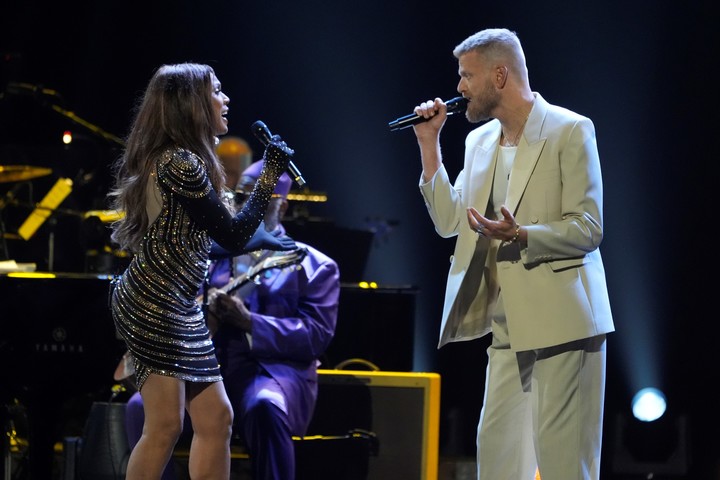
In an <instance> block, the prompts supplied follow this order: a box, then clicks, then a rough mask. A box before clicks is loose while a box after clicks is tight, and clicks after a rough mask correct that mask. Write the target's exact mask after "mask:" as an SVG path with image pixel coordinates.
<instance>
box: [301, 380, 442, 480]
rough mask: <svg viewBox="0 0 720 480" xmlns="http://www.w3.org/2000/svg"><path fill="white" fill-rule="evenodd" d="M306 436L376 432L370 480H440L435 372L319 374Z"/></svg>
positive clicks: (437, 381)
mask: <svg viewBox="0 0 720 480" xmlns="http://www.w3.org/2000/svg"><path fill="white" fill-rule="evenodd" d="M318 373H319V379H318V381H319V391H318V401H317V404H316V407H315V414H314V416H313V420H312V422H311V424H310V427H309V430H308V435H341V434H344V433H347V432H348V431H349V430H352V429H361V430H362V429H364V430H367V431H369V432H372V433H374V435H375V438H376V440H377V454H374V455H371V456H370V459H369V467H368V476H367V478H368V480H386V479H388V478H401V479H403V480H436V479H437V475H438V450H439V446H438V442H439V427H440V375H439V374H437V373H416V372H385V371H357V370H322V369H321V370H319V371H318Z"/></svg>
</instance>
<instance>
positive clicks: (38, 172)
mask: <svg viewBox="0 0 720 480" xmlns="http://www.w3.org/2000/svg"><path fill="white" fill-rule="evenodd" d="M51 173H52V169H50V168H44V167H32V166H30V165H0V183H7V182H19V181H21V180H30V179H31V178H37V177H44V176H45V175H50V174H51Z"/></svg>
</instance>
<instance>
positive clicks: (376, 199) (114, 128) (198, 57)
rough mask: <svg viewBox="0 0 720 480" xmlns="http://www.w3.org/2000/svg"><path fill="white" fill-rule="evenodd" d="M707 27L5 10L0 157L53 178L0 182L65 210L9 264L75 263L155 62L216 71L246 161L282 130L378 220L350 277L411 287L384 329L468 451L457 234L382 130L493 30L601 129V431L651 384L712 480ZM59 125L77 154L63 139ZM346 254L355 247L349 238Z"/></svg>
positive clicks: (695, 462) (445, 94) (449, 436)
mask: <svg viewBox="0 0 720 480" xmlns="http://www.w3.org/2000/svg"><path fill="white" fill-rule="evenodd" d="M717 20H718V18H717V15H715V14H714V13H713V14H712V15H711V9H710V2H697V1H687V2H680V3H678V2H651V1H641V2H628V1H618V0H611V1H605V2H581V1H571V0H563V1H555V2H552V1H551V2H522V1H521V2H509V3H504V4H503V3H497V2H495V3H491V2H479V1H475V2H469V1H458V0H449V1H444V2H429V1H428V2H399V1H388V0H382V1H375V0H371V1H366V2H343V1H338V2H321V1H317V0H311V1H304V2H300V1H288V0H268V1H264V2H238V1H234V2H233V1H217V0H209V1H205V2H196V1H191V0H174V1H172V2H170V1H153V2H134V1H130V2H97V1H95V2H91V1H84V0H83V1H70V2H38V1H34V0H24V1H22V2H4V5H3V7H2V10H1V11H0V60H1V62H0V89H2V88H4V91H3V90H0V92H2V95H3V96H2V98H0V165H33V166H42V167H47V168H51V169H52V171H53V173H52V174H51V175H48V176H43V177H41V178H37V179H35V180H33V181H32V182H29V184H28V183H26V182H23V183H22V185H15V184H14V183H0V196H4V195H6V194H7V192H8V191H10V190H11V189H13V188H15V187H17V190H16V191H15V192H14V195H15V196H16V198H19V199H20V200H23V201H26V202H28V203H29V202H31V201H39V200H40V199H41V198H42V196H43V195H44V194H45V193H46V192H47V191H48V190H49V188H50V187H51V186H52V184H53V183H54V182H55V180H56V179H57V178H59V177H68V178H71V179H73V180H74V189H73V192H72V194H71V195H70V197H68V199H67V200H66V201H65V202H64V203H63V204H62V207H63V208H64V209H65V210H66V211H64V212H62V211H61V212H59V213H58V214H57V215H55V216H54V217H53V219H52V220H51V221H50V222H48V224H47V225H43V226H42V227H41V228H40V229H39V230H38V232H37V234H36V235H35V236H34V237H33V238H32V239H31V240H30V241H29V242H21V241H18V240H13V239H9V240H7V249H8V252H9V256H10V258H12V259H14V260H16V261H18V262H35V263H37V264H38V268H39V269H41V270H42V269H46V268H48V262H49V260H51V259H52V260H53V264H52V265H50V266H52V268H53V269H54V270H55V271H78V270H80V271H82V270H83V269H85V268H87V267H86V264H85V262H86V258H85V252H86V251H87V249H89V248H95V247H97V244H96V242H97V238H96V234H97V232H96V230H95V229H94V228H93V227H94V226H93V225H87V224H86V223H87V222H83V221H82V219H81V218H80V217H79V216H78V215H77V213H78V212H85V211H87V210H91V209H102V208H104V207H105V205H104V194H105V193H106V192H107V189H108V186H109V184H110V175H109V171H108V166H109V163H110V162H111V161H112V159H113V158H114V157H115V156H116V155H117V154H118V152H119V149H118V147H119V144H118V142H116V141H115V140H114V137H120V138H121V137H123V136H124V135H125V133H126V129H127V127H128V125H129V122H130V115H131V110H132V107H133V105H134V101H135V99H136V98H137V95H138V94H139V93H140V92H141V91H142V90H143V89H144V87H145V85H146V82H147V81H148V79H149V78H150V76H151V75H152V73H153V71H154V69H155V68H156V67H158V66H159V65H160V64H163V63H174V62H181V61H198V62H203V63H209V64H211V65H213V66H214V67H215V69H216V72H217V74H218V76H219V78H220V80H221V81H222V83H223V90H224V91H225V92H226V93H227V94H228V95H229V96H230V98H231V103H230V114H229V119H230V134H231V135H235V136H239V137H243V138H245V139H247V140H248V141H249V142H250V144H251V146H253V148H254V149H255V150H256V153H257V154H259V153H260V146H259V144H258V143H257V142H256V141H255V140H254V138H252V133H251V131H250V125H251V124H252V123H253V122H254V121H255V120H263V121H264V122H265V123H266V124H267V125H268V126H269V128H270V129H271V130H272V132H273V133H278V134H280V135H282V136H283V138H284V139H285V140H286V141H287V142H288V143H289V144H290V145H291V146H292V147H293V148H294V149H295V151H296V156H295V163H296V164H297V165H298V166H299V167H300V169H301V170H302V172H303V174H304V176H305V178H306V180H307V182H308V186H309V187H310V189H311V190H314V191H322V192H326V193H327V195H328V202H326V203H323V204H312V205H310V206H309V211H310V214H311V217H313V218H315V219H322V220H323V221H325V222H330V223H331V224H333V225H335V226H337V227H339V228H342V229H349V230H356V231H362V232H372V244H371V247H370V253H369V258H368V261H367V264H366V266H365V269H364V275H363V277H364V279H367V280H372V281H376V282H378V283H379V284H380V285H384V286H402V287H408V288H412V289H413V291H415V289H416V291H417V300H416V311H415V328H414V331H413V332H408V333H407V335H405V336H404V337H403V336H402V335H401V338H397V339H395V340H396V341H397V342H409V343H410V344H411V345H412V347H413V351H414V362H413V368H414V370H416V371H436V372H439V373H440V374H441V375H442V389H443V390H442V392H443V393H442V417H441V454H444V455H459V456H472V455H473V454H474V436H475V425H476V422H477V416H478V414H479V408H480V400H481V396H482V390H483V382H484V369H485V364H486V358H485V348H486V347H487V345H488V343H489V339H486V338H485V339H481V340H478V341H474V342H466V343H461V344H453V345H449V346H447V347H444V348H443V349H440V350H437V349H436V344H437V335H438V328H439V318H440V314H441V308H442V297H443V291H444V285H445V278H446V273H447V267H448V265H449V264H448V257H449V256H450V254H451V253H452V249H453V245H454V240H452V239H450V240H445V239H441V238H440V237H439V236H437V235H436V234H435V232H434V230H433V227H432V223H431V221H430V219H429V217H428V215H427V213H426V211H425V207H424V205H423V202H422V200H421V197H420V194H419V192H418V187H417V183H418V179H419V175H420V162H419V158H418V150H417V145H416V142H415V139H414V135H413V134H412V131H400V132H390V131H389V129H388V127H387V123H388V122H389V121H390V120H393V119H395V118H397V117H399V116H401V115H405V114H407V113H411V112H412V108H413V107H414V106H415V105H416V104H417V103H419V102H420V101H422V100H426V99H430V98H433V97H435V96H441V97H442V98H444V99H449V98H451V97H453V96H456V95H457V94H456V91H455V87H456V84H457V80H458V77H457V64H456V61H455V59H454V58H453V56H452V53H451V52H452V49H453V47H454V46H455V45H456V44H457V43H458V42H459V41H461V40H462V39H464V38H465V37H466V36H468V35H469V34H471V33H473V32H475V31H477V30H480V29H482V28H486V27H494V26H504V27H508V28H510V29H513V30H515V31H517V32H518V34H519V36H520V39H521V40H522V41H523V44H524V48H525V52H526V55H527V60H528V67H529V71H530V81H531V86H532V87H533V89H534V90H536V91H539V92H540V93H541V94H542V95H543V96H544V97H545V98H546V99H547V100H548V101H550V102H551V103H555V104H559V105H562V106H565V107H568V108H570V109H573V110H575V111H577V112H580V113H582V114H585V115H587V116H589V117H590V118H592V119H593V120H594V122H595V126H596V128H597V137H598V146H599V150H600V156H601V161H602V166H603V175H604V185H605V211H604V215H605V239H604V242H603V244H602V247H601V250H602V253H603V256H604V259H605V265H606V269H607V277H608V283H609V287H610V294H611V301H612V306H613V311H614V315H615V320H616V326H617V332H616V333H614V334H613V335H611V336H610V337H609V369H608V391H607V409H606V412H607V415H608V417H607V418H608V421H607V422H606V431H607V430H608V429H609V428H610V427H611V422H610V420H611V418H613V417H614V416H615V415H616V414H617V413H627V411H628V410H629V402H630V398H631V396H632V394H633V393H634V391H635V389H637V388H639V387H642V386H647V384H651V385H654V386H659V387H662V388H664V389H665V391H666V392H667V394H668V400H669V408H670V410H669V412H668V414H669V415H687V416H688V418H689V423H690V426H691V437H690V440H689V442H690V443H691V447H692V451H693V457H692V467H691V472H690V473H688V477H687V478H697V479H707V478H720V476H719V474H718V473H717V471H718V465H717V464H718V460H717V458H718V454H717V452H718V448H719V447H720V442H718V440H717V430H718V426H719V425H720V422H719V421H718V420H719V419H720V416H719V415H718V412H717V400H716V399H714V398H713V397H711V396H710V392H706V391H705V388H708V387H710V386H713V385H714V384H715V383H716V380H717V378H718V375H717V373H716V372H717V363H716V355H715V354H714V352H715V346H716V345H715V344H716V339H717V333H718V327H717V313H716V312H715V310H714V309H715V304H714V301H712V298H713V294H714V293H715V288H714V285H715V284H716V282H713V281H708V280H705V278H706V277H707V276H708V275H712V274H713V272H712V271H711V272H710V273H709V274H708V273H707V272H706V273H705V274H697V275H696V274H695V273H696V272H695V271H694V270H691V266H693V265H697V264H698V263H697V262H698V261H700V260H701V259H702V258H709V259H712V258H713V257H714V256H715V250H716V247H715V241H714V238H713V237H714V235H713V234H712V225H713V223H714V219H713V217H712V214H708V213H707V204H706V200H705V198H707V197H708V196H709V193H710V192H711V191H712V188H713V187H715V186H716V177H717V171H718V169H717V167H716V166H709V165H711V164H709V163H708V162H714V159H713V158H712V157H708V155H709V154H710V152H709V150H710V148H709V146H710V145H711V144H712V143H713V142H714V141H715V135H716V131H715V129H716V128H715V127H716V126H717V123H718V122H717V120H716V113H717V106H718V102H717V100H716V99H715V98H714V95H715V92H714V90H715V89H716V84H717V82H716V75H715V74H714V73H711V72H714V71H715V70H716V68H715V67H713V63H714V62H715V61H716V60H717V58H718V49H717V45H718V42H717V40H718V38H717V33H716V32H717ZM17 84H29V85H30V86H34V88H35V90H34V92H33V91H32V90H30V91H28V90H27V88H26V87H22V86H20V87H18V85H17ZM53 106H55V107H60V108H53ZM471 128H472V127H471V125H469V124H468V123H467V122H466V121H465V120H464V119H463V118H462V117H459V116H458V118H450V119H449V120H448V122H447V124H446V126H445V129H444V131H443V152H444V157H445V163H446V165H447V168H448V170H449V172H450V174H451V175H452V176H454V175H456V174H457V173H458V171H459V169H460V168H461V165H462V152H463V140H464V137H465V135H466V134H467V133H468V132H469V130H470V129H471ZM66 129H71V130H72V131H73V132H74V136H75V142H74V143H73V145H72V146H71V147H64V146H62V144H61V143H60V135H61V133H62V131H64V130H66ZM0 214H2V219H3V220H4V223H5V227H6V229H7V230H8V231H14V230H15V229H17V227H18V225H19V223H20V222H21V221H22V220H23V219H24V218H25V217H26V216H27V214H28V211H27V207H23V205H22V201H21V202H20V203H19V204H14V205H8V206H5V208H4V209H3V210H2V211H0ZM299 239H300V238H299ZM342 248H345V249H346V250H348V251H346V252H345V254H347V255H348V256H349V257H352V256H353V253H354V252H353V251H352V249H353V248H354V247H353V243H352V242H348V243H347V244H346V245H345V244H343V245H342ZM50 250H52V255H51V252H50ZM711 266H712V263H711ZM341 268H342V264H341ZM78 301H80V300H78ZM0 308H1V307H0ZM0 318H1V319H2V320H1V321H2V322H6V321H14V319H9V318H5V316H4V315H2V313H0ZM381 367H382V365H381ZM713 390H714V389H713ZM706 415H707V417H706ZM611 438H612V433H611V432H608V433H607V434H606V443H605V445H606V449H605V452H604V458H603V461H604V462H606V461H610V459H611V457H612V455H613V452H612V446H611V443H612V442H611ZM605 471H606V472H607V473H606V474H607V475H608V478H610V477H609V474H610V469H609V468H608V469H606V470H605Z"/></svg>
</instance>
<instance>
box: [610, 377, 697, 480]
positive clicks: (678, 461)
mask: <svg viewBox="0 0 720 480" xmlns="http://www.w3.org/2000/svg"><path fill="white" fill-rule="evenodd" d="M630 406H631V409H632V415H630V414H629V413H618V414H617V415H616V417H615V422H614V425H613V426H614V434H613V435H612V436H611V439H610V444H611V445H612V458H613V465H612V467H613V468H612V470H613V472H614V473H616V474H624V475H628V474H629V475H637V476H633V477H622V478H623V479H625V478H638V479H639V478H644V479H649V478H662V479H666V478H667V479H670V478H684V475H686V474H687V472H688V468H689V464H690V452H689V442H688V439H689V434H688V421H687V417H686V415H684V414H682V413H678V412H676V413H673V409H672V408H668V401H667V398H666V397H665V394H664V393H663V392H662V391H660V390H659V389H657V388H654V387H645V388H642V389H640V390H638V392H637V393H636V394H635V395H634V396H633V398H632V401H631V402H630Z"/></svg>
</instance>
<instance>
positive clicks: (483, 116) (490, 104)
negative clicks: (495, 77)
mask: <svg viewBox="0 0 720 480" xmlns="http://www.w3.org/2000/svg"><path fill="white" fill-rule="evenodd" d="M499 103H500V95H498V93H497V92H496V91H495V89H494V87H493V86H492V84H490V83H488V84H487V85H486V86H485V89H484V90H483V91H482V92H480V94H479V95H477V96H475V95H473V97H472V100H471V101H470V103H468V106H467V110H466V111H465V118H467V120H468V122H470V123H480V122H484V121H486V120H490V119H491V118H492V116H491V114H490V112H492V111H493V110H495V108H496V107H497V106H498V104H499Z"/></svg>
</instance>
